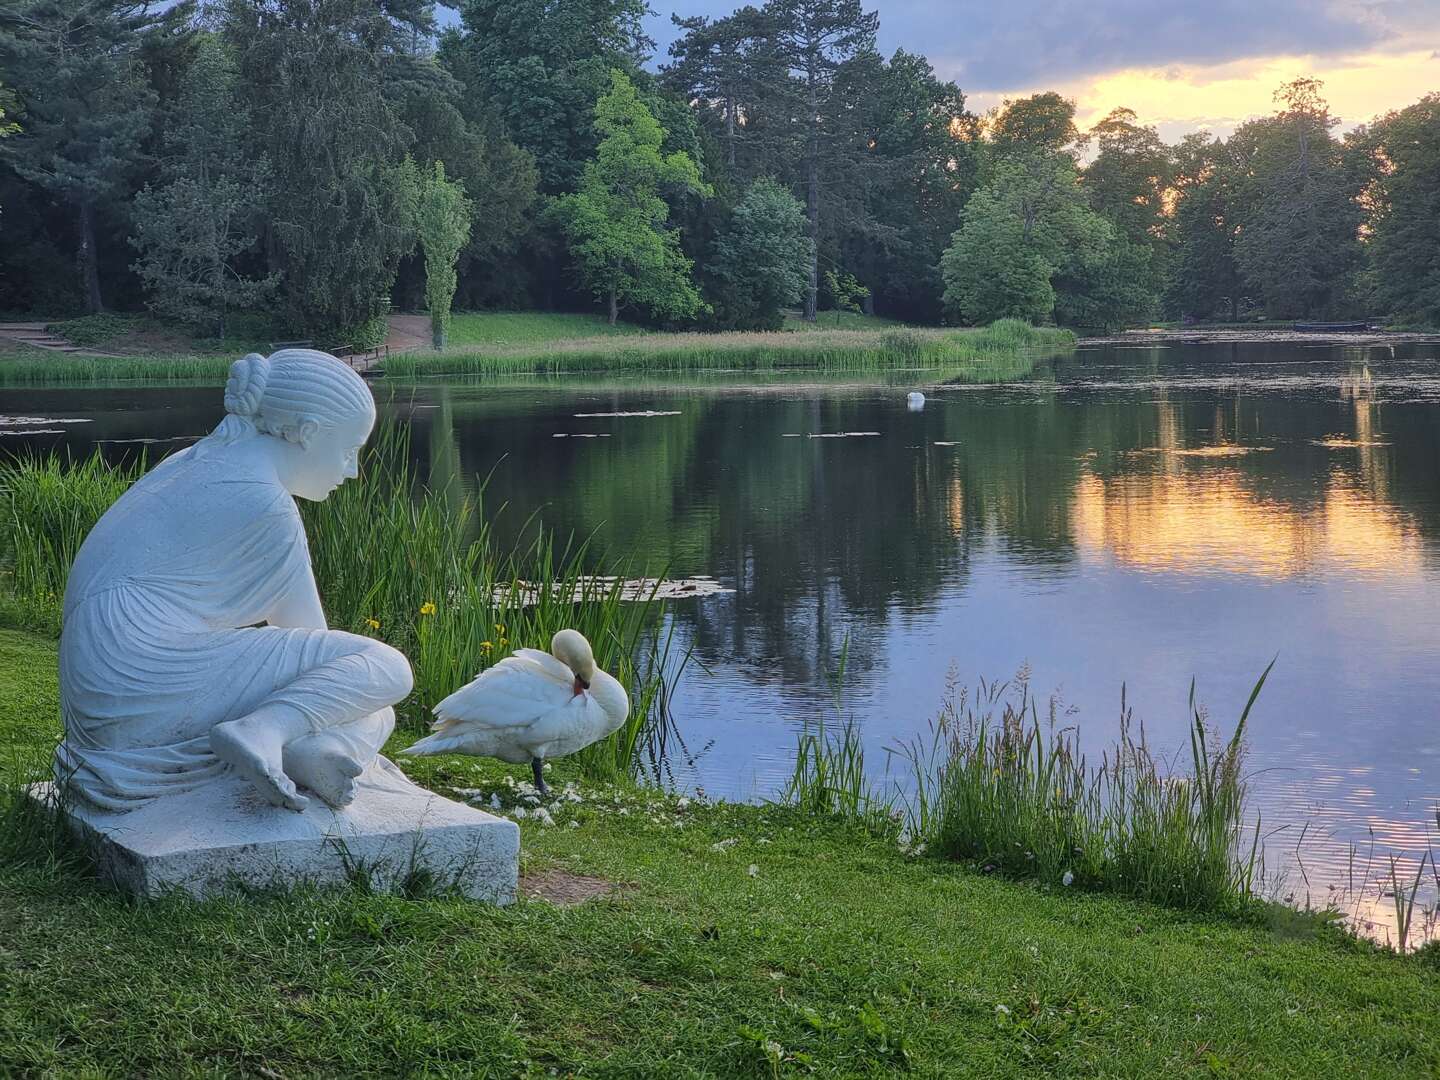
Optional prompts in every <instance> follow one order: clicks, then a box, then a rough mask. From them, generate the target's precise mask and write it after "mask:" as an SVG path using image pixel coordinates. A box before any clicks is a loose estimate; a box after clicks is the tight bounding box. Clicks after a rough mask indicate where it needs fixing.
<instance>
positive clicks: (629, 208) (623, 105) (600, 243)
mask: <svg viewBox="0 0 1440 1080" xmlns="http://www.w3.org/2000/svg"><path fill="white" fill-rule="evenodd" d="M594 129H595V133H596V135H597V137H598V145H597V146H596V148H595V156H594V157H593V158H592V159H591V160H590V161H588V162H586V163H585V169H584V172H583V174H582V175H581V178H580V190H579V191H577V192H576V193H575V194H573V195H566V196H563V197H561V198H560V199H558V200H556V202H555V204H554V207H553V210H552V212H553V214H554V215H555V218H556V220H558V221H559V222H560V225H561V228H562V229H563V230H564V232H565V235H566V238H567V239H568V241H569V245H570V252H571V254H572V256H573V257H574V259H575V267H576V273H577V275H578V276H579V277H580V279H581V281H582V282H583V283H584V285H585V287H586V288H588V289H590V290H591V291H592V292H593V293H595V295H596V296H599V297H603V298H604V299H605V301H606V306H607V309H608V311H609V315H610V322H611V323H612V324H613V323H614V322H615V320H616V318H617V317H618V315H619V311H620V308H621V306H624V305H632V304H633V305H635V306H637V307H639V308H641V309H643V310H644V311H646V312H647V313H648V314H650V315H651V316H652V317H655V318H658V319H687V318H692V317H693V316H695V315H696V314H698V313H699V311H700V310H701V308H702V307H703V306H704V302H703V301H702V300H701V298H700V293H699V291H698V290H697V289H696V288H695V285H694V283H693V281H692V280H691V276H690V270H691V263H690V260H689V259H687V258H686V257H685V255H684V254H683V253H682V252H681V250H680V240H679V237H678V236H677V235H676V233H675V232H674V230H672V229H668V228H666V226H665V222H666V220H667V219H668V218H669V216H670V208H669V206H667V205H666V202H665V199H664V198H663V197H662V194H661V192H662V190H670V191H674V192H677V193H694V194H697V195H704V194H708V193H709V189H708V187H707V186H706V184H705V183H704V181H702V180H701V179H700V170H699V169H698V168H697V167H696V165H695V162H694V161H692V160H691V159H690V157H689V155H688V154H686V153H684V152H683V151H678V150H677V151H675V152H674V153H671V154H668V155H665V154H662V153H661V146H662V144H663V143H664V141H665V130H664V128H662V127H661V126H660V123H659V121H658V120H656V119H655V117H654V116H653V115H652V114H651V112H650V110H649V109H647V108H646V107H645V105H644V103H643V102H641V101H640V99H639V96H638V95H637V94H636V92H635V86H634V84H633V83H632V82H631V81H630V78H629V76H627V75H626V74H625V73H624V72H623V71H620V70H618V69H616V70H614V71H612V72H611V73H610V90H609V92H608V93H606V94H603V95H602V96H601V97H600V100H599V101H598V102H596V105H595V121H594Z"/></svg>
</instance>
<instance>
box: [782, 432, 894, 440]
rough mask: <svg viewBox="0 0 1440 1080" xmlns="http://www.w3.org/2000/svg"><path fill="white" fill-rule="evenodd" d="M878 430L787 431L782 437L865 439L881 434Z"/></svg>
mask: <svg viewBox="0 0 1440 1080" xmlns="http://www.w3.org/2000/svg"><path fill="white" fill-rule="evenodd" d="M879 434H880V433H879V432H878V431H822V432H799V431H787V432H786V433H785V434H783V435H781V436H780V437H781V438H782V439H863V438H866V437H867V436H871V435H879Z"/></svg>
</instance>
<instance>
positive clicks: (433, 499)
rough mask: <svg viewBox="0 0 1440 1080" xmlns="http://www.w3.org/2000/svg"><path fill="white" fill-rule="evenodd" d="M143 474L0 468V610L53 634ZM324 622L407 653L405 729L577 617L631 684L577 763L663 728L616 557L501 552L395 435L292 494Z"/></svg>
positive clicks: (637, 752)
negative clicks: (112, 510) (326, 488)
mask: <svg viewBox="0 0 1440 1080" xmlns="http://www.w3.org/2000/svg"><path fill="white" fill-rule="evenodd" d="M143 471H144V469H143V466H132V467H127V466H115V465H111V464H109V463H107V462H105V461H104V460H103V459H102V458H101V457H99V456H98V455H97V456H95V457H92V458H89V459H87V460H85V461H83V462H79V463H74V464H71V463H67V462H66V461H64V460H63V459H58V458H56V457H54V456H50V457H42V458H38V459H33V460H17V461H14V462H11V463H8V464H5V465H0V515H3V516H0V567H3V577H0V596H3V597H4V598H5V607H4V608H3V609H0V618H4V619H6V620H7V621H11V622H19V623H21V624H22V625H25V626H26V627H28V628H33V629H42V630H48V631H50V632H51V633H58V632H59V628H60V614H61V612H60V604H61V599H62V598H63V596H64V592H65V581H66V577H67V575H68V573H69V568H70V564H71V563H72V562H73V560H74V556H75V553H76V552H77V551H78V550H79V547H80V543H81V542H82V541H83V540H84V537H85V536H86V535H87V534H88V533H89V531H90V529H91V528H92V527H93V526H94V524H95V522H96V521H97V520H98V519H99V517H100V515H101V514H102V513H104V511H105V509H106V508H107V507H108V506H109V505H110V504H111V503H112V502H113V501H114V500H115V499H116V498H118V497H119V496H120V494H121V493H122V492H123V491H124V490H125V489H126V488H127V487H128V486H129V485H130V483H132V482H133V481H134V480H135V479H136V478H138V476H139V475H141V473H142V472H143ZM302 507H303V510H302V513H303V515H304V517H305V521H306V531H307V533H308V535H309V541H310V553H311V560H312V564H313V566H314V570H315V577H316V581H317V583H318V584H319V587H320V594H321V596H322V597H323V598H324V601H325V605H326V612H327V616H328V619H329V622H330V625H331V626H333V627H335V628H337V629H342V630H349V631H352V632H354V633H358V634H367V635H370V636H373V637H376V638H378V639H380V640H383V641H386V642H388V643H389V644H391V645H394V646H395V647H396V648H398V649H400V650H401V651H402V652H404V653H405V654H406V655H407V656H408V657H409V658H410V661H411V665H412V667H413V668H414V672H415V689H414V692H413V693H412V695H411V697H410V698H409V699H407V700H406V701H405V702H403V703H402V704H401V706H400V708H399V710H398V711H399V713H400V715H401V722H402V724H403V725H405V726H407V727H408V728H409V729H410V730H411V733H418V732H419V731H420V730H421V729H422V728H423V725H424V722H425V720H426V719H427V718H428V716H429V710H430V707H431V706H432V705H434V703H435V702H437V701H439V700H440V699H441V698H442V697H444V696H445V695H447V694H449V693H451V692H452V691H454V690H456V689H457V688H459V687H460V686H461V685H463V684H464V683H465V682H467V681H468V680H469V679H471V678H473V677H474V676H475V674H476V673H477V672H479V671H480V670H481V669H483V668H484V667H487V666H489V665H490V664H493V663H494V662H496V661H498V660H499V659H501V658H502V657H504V656H506V655H508V654H509V653H510V652H512V651H513V650H514V649H515V648H518V647H520V646H529V647H539V648H548V647H549V643H550V638H551V636H553V634H554V633H555V631H557V630H559V629H562V628H564V627H574V628H575V629H577V630H579V631H580V632H581V633H583V634H584V635H585V636H586V637H587V638H589V639H590V641H591V643H592V645H593V646H594V648H595V654H596V660H597V662H598V663H599V664H600V665H601V666H602V667H604V668H605V669H606V670H608V671H610V672H611V673H612V674H613V675H615V677H616V678H618V679H619V680H620V681H621V682H622V683H623V684H624V685H625V687H626V689H627V690H628V691H629V693H630V699H631V715H630V719H629V721H628V722H627V724H626V726H625V727H623V728H622V729H621V730H620V731H618V732H616V733H615V734H614V735H613V736H611V737H610V738H609V739H608V740H606V741H604V742H602V743H599V744H596V745H594V746H592V747H590V748H588V749H587V750H585V751H583V752H582V753H581V754H580V755H577V756H578V758H579V760H580V763H581V766H582V770H583V771H584V773H585V774H586V775H587V776H588V777H590V778H592V779H596V780H615V779H619V778H621V777H623V776H628V775H631V774H632V773H634V772H635V771H636V770H638V769H639V768H640V767H641V765H642V759H643V758H644V755H645V753H646V751H647V750H654V749H655V748H656V747H657V746H658V745H659V744H660V742H661V741H662V740H663V738H664V733H663V730H662V728H663V724H664V722H665V717H664V709H665V703H666V700H667V693H666V681H667V679H673V678H675V677H676V675H677V673H678V668H679V666H680V664H679V663H678V662H674V663H672V660H671V656H670V650H669V640H668V638H667V637H666V636H664V634H663V633H662V625H663V618H662V615H663V610H664V604H663V602H662V601H660V600H658V599H656V598H655V596H654V594H653V592H652V593H650V594H648V595H642V596H639V597H636V596H635V595H634V591H633V589H632V590H631V591H630V592H628V593H627V591H626V578H627V574H626V573H625V572H624V571H625V569H627V568H625V567H620V568H619V570H620V572H618V573H615V572H614V569H615V568H611V575H612V576H609V577H603V578H602V577H597V576H595V575H594V574H593V573H591V572H590V571H591V570H592V567H591V566H590V563H591V562H592V561H594V560H592V559H591V558H590V555H589V552H587V551H586V550H585V548H584V546H583V544H577V545H571V546H557V545H556V543H555V542H554V541H553V540H552V539H551V538H549V537H547V536H542V537H540V538H539V539H537V540H535V541H534V542H532V543H531V544H529V545H528V546H526V547H523V548H520V549H517V550H512V551H502V550H499V548H498V546H497V544H496V542H495V540H494V538H493V536H492V534H491V532H490V529H489V526H488V525H487V523H486V522H485V521H484V520H483V518H482V517H481V515H480V514H479V507H478V505H477V504H476V503H474V502H472V501H470V500H468V499H466V498H455V497H451V496H450V495H448V494H446V493H444V492H441V491H435V490H431V489H430V488H428V487H426V486H425V485H424V484H422V483H421V482H420V480H419V478H418V477H417V475H416V473H415V470H414V468H413V466H412V465H411V463H410V457H409V448H408V443H407V439H406V437H405V435H404V433H403V431H402V430H400V429H398V428H386V429H384V430H382V432H381V433H380V434H379V436H378V437H377V438H376V440H375V441H374V442H373V443H372V445H371V448H370V449H369V450H368V451H367V457H366V460H365V462H364V463H363V466H362V474H361V478H360V479H359V480H357V481H352V482H350V483H348V484H345V485H344V486H342V487H341V488H340V489H338V490H337V491H336V492H335V493H334V494H332V495H331V497H330V498H329V499H327V500H326V501H325V502H323V503H306V504H302Z"/></svg>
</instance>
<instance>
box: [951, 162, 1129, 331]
mask: <svg viewBox="0 0 1440 1080" xmlns="http://www.w3.org/2000/svg"><path fill="white" fill-rule="evenodd" d="M1113 236H1114V233H1113V230H1112V229H1111V228H1110V226H1109V225H1107V224H1106V223H1105V222H1104V221H1103V220H1102V219H1101V218H1100V217H1099V216H1098V215H1097V214H1095V213H1094V212H1093V211H1092V210H1090V209H1089V208H1088V207H1087V206H1086V205H1085V196H1084V194H1083V192H1082V191H1081V190H1080V186H1079V183H1078V178H1077V176H1076V171H1075V165H1074V162H1073V161H1071V160H1070V158H1068V157H1067V156H1065V155H1063V154H1050V155H1048V156H1040V155H1032V156H1029V157H1028V158H1026V159H1025V160H1024V161H1002V162H1000V163H999V164H998V165H997V166H996V167H995V170H994V176H993V178H992V179H991V181H990V183H988V184H987V185H985V187H983V188H981V189H980V190H979V191H977V192H976V193H975V195H974V196H973V197H972V198H971V200H970V202H969V204H968V205H967V206H966V207H965V217H964V224H962V225H961V227H960V229H959V230H958V231H957V232H956V233H955V236H954V238H953V242H952V243H951V245H950V247H949V248H948V249H946V251H945V254H944V257H943V258H942V260H941V275H942V276H943V278H944V280H945V306H946V308H947V310H949V311H950V313H951V314H952V315H953V316H956V317H958V318H959V320H960V321H962V322H966V323H971V324H977V323H988V322H992V321H993V320H995V319H999V318H1004V317H1006V316H1013V317H1015V318H1021V319H1028V320H1030V321H1031V322H1039V321H1041V320H1044V319H1048V318H1050V317H1051V315H1052V314H1053V313H1054V311H1055V289H1054V286H1053V284H1052V280H1051V279H1052V278H1054V276H1055V275H1056V274H1057V273H1058V272H1059V271H1060V270H1061V269H1062V267H1065V266H1067V264H1071V263H1075V264H1078V265H1086V264H1092V263H1096V262H1099V261H1101V260H1102V259H1103V258H1104V255H1105V249H1106V247H1107V245H1108V244H1109V243H1110V242H1111V241H1112V240H1113Z"/></svg>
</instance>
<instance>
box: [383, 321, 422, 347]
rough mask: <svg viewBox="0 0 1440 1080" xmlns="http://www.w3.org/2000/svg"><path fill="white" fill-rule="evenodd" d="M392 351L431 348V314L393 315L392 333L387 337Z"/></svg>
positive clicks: (387, 342)
mask: <svg viewBox="0 0 1440 1080" xmlns="http://www.w3.org/2000/svg"><path fill="white" fill-rule="evenodd" d="M385 344H386V345H388V346H390V351H391V352H395V351H397V350H403V349H428V348H430V316H429V315H391V316H390V335H389V336H388V337H387V338H386V339H385Z"/></svg>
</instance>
